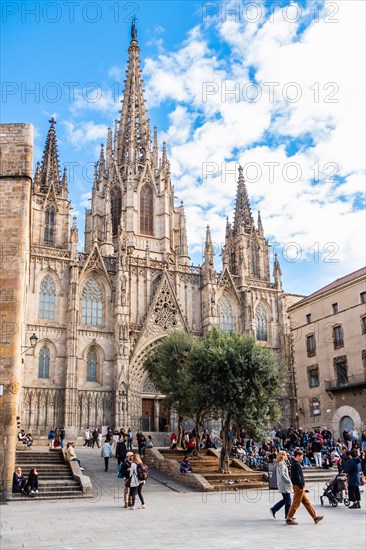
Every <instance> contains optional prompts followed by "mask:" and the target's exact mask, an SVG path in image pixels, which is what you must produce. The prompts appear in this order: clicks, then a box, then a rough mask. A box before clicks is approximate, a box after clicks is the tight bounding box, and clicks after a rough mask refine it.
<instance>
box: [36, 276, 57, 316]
mask: <svg viewBox="0 0 366 550" xmlns="http://www.w3.org/2000/svg"><path fill="white" fill-rule="evenodd" d="M55 296H56V285H55V283H54V281H53V279H52V277H50V275H46V277H44V278H43V279H42V282H41V289H40V293H39V318H40V319H50V320H52V319H54V318H55Z"/></svg>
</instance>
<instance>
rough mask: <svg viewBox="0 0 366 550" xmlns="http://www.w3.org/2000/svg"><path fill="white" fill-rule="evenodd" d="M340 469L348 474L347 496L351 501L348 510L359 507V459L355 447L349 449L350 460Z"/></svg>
mask: <svg viewBox="0 0 366 550" xmlns="http://www.w3.org/2000/svg"><path fill="white" fill-rule="evenodd" d="M342 470H343V471H344V472H345V473H346V474H348V498H349V500H350V501H351V502H353V504H352V506H350V507H349V510H352V509H355V508H361V504H360V502H361V494H360V485H362V483H361V460H360V459H359V457H358V452H357V449H353V450H352V451H351V460H350V461H349V462H348V464H347V466H346V467H345V468H342Z"/></svg>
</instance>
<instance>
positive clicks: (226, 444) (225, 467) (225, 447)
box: [220, 413, 232, 474]
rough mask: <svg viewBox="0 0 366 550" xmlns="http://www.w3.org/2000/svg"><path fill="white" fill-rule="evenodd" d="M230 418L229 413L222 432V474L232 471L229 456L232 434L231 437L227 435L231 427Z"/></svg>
mask: <svg viewBox="0 0 366 550" xmlns="http://www.w3.org/2000/svg"><path fill="white" fill-rule="evenodd" d="M230 420H231V414H230V413H229V414H228V415H227V417H226V419H225V421H224V422H223V424H222V432H221V439H222V447H221V452H220V471H221V473H222V474H229V473H230V470H229V457H230V451H231V446H232V436H231V437H230V438H229V437H228V435H227V434H228V431H229V428H230Z"/></svg>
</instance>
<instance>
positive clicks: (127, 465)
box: [121, 451, 133, 508]
mask: <svg viewBox="0 0 366 550" xmlns="http://www.w3.org/2000/svg"><path fill="white" fill-rule="evenodd" d="M132 459H133V452H132V451H128V452H127V454H126V459H125V461H124V462H123V463H122V467H121V477H122V478H124V479H125V488H124V495H123V496H124V503H125V508H128V504H129V500H130V481H131V479H130V469H131V464H132Z"/></svg>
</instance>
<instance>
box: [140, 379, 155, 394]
mask: <svg viewBox="0 0 366 550" xmlns="http://www.w3.org/2000/svg"><path fill="white" fill-rule="evenodd" d="M142 393H157V389H156V387H155V384H154V382H152V381H151V380H150V378H146V380H145V382H144V385H143V386H142Z"/></svg>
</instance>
